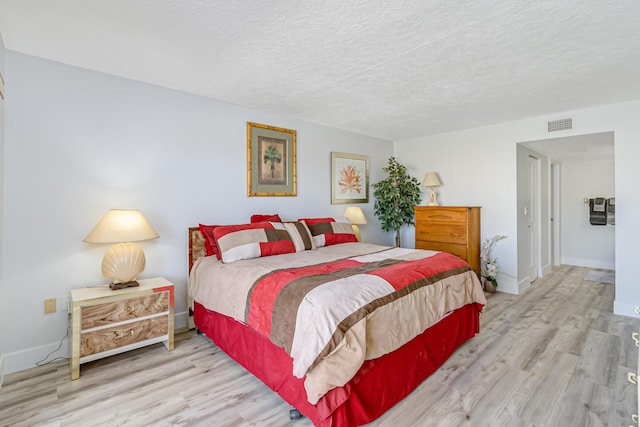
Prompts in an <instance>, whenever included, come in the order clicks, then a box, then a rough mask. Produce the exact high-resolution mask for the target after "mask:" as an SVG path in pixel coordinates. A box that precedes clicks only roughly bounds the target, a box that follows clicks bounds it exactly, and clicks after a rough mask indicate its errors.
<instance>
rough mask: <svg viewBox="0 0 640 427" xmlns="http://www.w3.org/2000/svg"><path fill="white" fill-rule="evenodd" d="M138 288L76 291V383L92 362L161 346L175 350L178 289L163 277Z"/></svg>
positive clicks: (73, 336) (143, 282)
mask: <svg viewBox="0 0 640 427" xmlns="http://www.w3.org/2000/svg"><path fill="white" fill-rule="evenodd" d="M138 282H139V283H140V286H139V287H134V288H124V289H119V290H115V291H114V290H111V289H109V287H108V286H101V287H93V288H82V289H74V290H72V291H71V302H72V304H73V312H72V321H71V330H72V334H71V379H74V380H75V379H76V378H78V377H79V376H80V365H81V364H82V363H86V362H90V361H92V360H96V359H101V358H103V357H107V356H111V355H114V354H118V353H122V352H124V351H128V350H133V349H135V348H140V347H143V346H147V345H150V344H154V343H159V342H162V343H164V345H165V346H166V347H167V349H169V350H173V301H174V296H173V284H171V283H170V282H169V281H167V280H166V279H163V278H162V277H156V278H153V279H144V280H139V281H138Z"/></svg>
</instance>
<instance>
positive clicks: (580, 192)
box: [560, 159, 616, 269]
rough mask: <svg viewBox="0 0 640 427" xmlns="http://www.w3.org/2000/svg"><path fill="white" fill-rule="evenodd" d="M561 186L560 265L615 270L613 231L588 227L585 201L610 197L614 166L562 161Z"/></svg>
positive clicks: (609, 227) (612, 228)
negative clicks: (586, 199)
mask: <svg viewBox="0 0 640 427" xmlns="http://www.w3.org/2000/svg"><path fill="white" fill-rule="evenodd" d="M560 174H561V175H560V176H561V178H560V182H561V206H562V211H561V215H560V217H561V226H562V231H561V236H562V237H561V245H562V246H561V248H560V254H561V262H562V263H563V264H569V265H580V266H585V267H593V268H605V269H614V268H615V227H616V226H613V225H605V226H594V225H591V224H590V223H589V205H585V204H584V202H583V199H584V198H585V197H587V198H592V197H606V198H609V197H614V194H615V184H614V175H615V162H614V160H613V159H609V160H588V161H564V162H562V167H561V169H560Z"/></svg>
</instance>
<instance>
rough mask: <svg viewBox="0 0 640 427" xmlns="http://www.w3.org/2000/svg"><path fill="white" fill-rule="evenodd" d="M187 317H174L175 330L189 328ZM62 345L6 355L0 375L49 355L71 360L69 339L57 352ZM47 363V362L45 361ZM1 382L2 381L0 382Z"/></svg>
mask: <svg viewBox="0 0 640 427" xmlns="http://www.w3.org/2000/svg"><path fill="white" fill-rule="evenodd" d="M187 317H188V313H187V312H186V311H185V312H181V313H176V314H174V316H173V329H174V331H175V330H180V329H184V328H186V327H187ZM59 345H60V341H56V342H54V343H50V344H45V345H41V346H37V347H31V348H27V349H24V350H19V351H16V352H13V353H6V354H4V355H2V359H0V361H1V362H0V363H4V368H3V367H2V365H0V374H2V373H4V374H11V373H14V372H18V371H23V370H25V369H29V368H33V367H35V366H37V365H36V363H37V362H40V361H42V359H43V358H44V357H45V356H46V355H47V354H49V353H51V352H53V353H52V354H51V356H49V358H48V359H47V360H52V359H56V358H60V357H64V358H67V359H68V358H69V356H70V348H71V347H70V342H69V338H66V339H64V340H63V341H62V346H61V347H60V349H59V350H57V351H56V349H57V348H58V346H59ZM44 362H46V361H44ZM0 381H1V380H0Z"/></svg>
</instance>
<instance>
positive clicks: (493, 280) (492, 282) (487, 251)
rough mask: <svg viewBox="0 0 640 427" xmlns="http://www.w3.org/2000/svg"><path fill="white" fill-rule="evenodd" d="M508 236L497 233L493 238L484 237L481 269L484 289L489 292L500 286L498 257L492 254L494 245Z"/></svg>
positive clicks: (481, 251)
mask: <svg viewBox="0 0 640 427" xmlns="http://www.w3.org/2000/svg"><path fill="white" fill-rule="evenodd" d="M506 238H507V236H503V235H496V236H493V237H491V238H486V239H484V243H482V249H481V250H480V270H481V273H482V277H483V278H484V279H485V280H484V290H485V291H487V292H495V291H496V288H497V287H498V280H497V277H498V258H493V257H492V256H491V251H492V250H493V247H494V246H495V245H496V243H498V242H499V241H500V240H503V239H506Z"/></svg>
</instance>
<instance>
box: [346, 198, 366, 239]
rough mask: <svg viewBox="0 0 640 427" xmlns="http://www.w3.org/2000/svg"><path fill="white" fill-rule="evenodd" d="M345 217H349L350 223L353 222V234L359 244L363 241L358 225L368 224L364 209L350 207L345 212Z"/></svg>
mask: <svg viewBox="0 0 640 427" xmlns="http://www.w3.org/2000/svg"><path fill="white" fill-rule="evenodd" d="M344 216H345V217H347V219H348V220H349V221H351V228H353V232H354V233H355V235H356V238H357V239H358V242H360V241H362V235H361V234H360V228H358V224H360V225H361V224H366V223H367V219H366V218H365V217H364V213H363V212H362V209H360V208H359V207H358V206H349V207H347V209H345V211H344Z"/></svg>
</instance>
